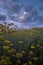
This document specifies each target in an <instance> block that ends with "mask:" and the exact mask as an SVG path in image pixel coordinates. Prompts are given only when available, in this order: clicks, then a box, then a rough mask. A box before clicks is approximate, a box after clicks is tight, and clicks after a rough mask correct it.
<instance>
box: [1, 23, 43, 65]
mask: <svg viewBox="0 0 43 65" xmlns="http://www.w3.org/2000/svg"><path fill="white" fill-rule="evenodd" d="M0 65H43V28H32V29H27V30H25V29H18V30H17V29H16V28H14V29H11V28H10V27H9V25H8V26H6V25H2V24H0Z"/></svg>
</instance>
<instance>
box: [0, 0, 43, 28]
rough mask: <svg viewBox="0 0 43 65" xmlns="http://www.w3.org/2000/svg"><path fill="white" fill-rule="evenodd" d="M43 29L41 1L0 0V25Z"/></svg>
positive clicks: (42, 3) (42, 0)
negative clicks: (9, 24)
mask: <svg viewBox="0 0 43 65" xmlns="http://www.w3.org/2000/svg"><path fill="white" fill-rule="evenodd" d="M3 22H7V23H14V24H15V25H17V26H18V27H24V28H28V27H43V0H0V23H3Z"/></svg>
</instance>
